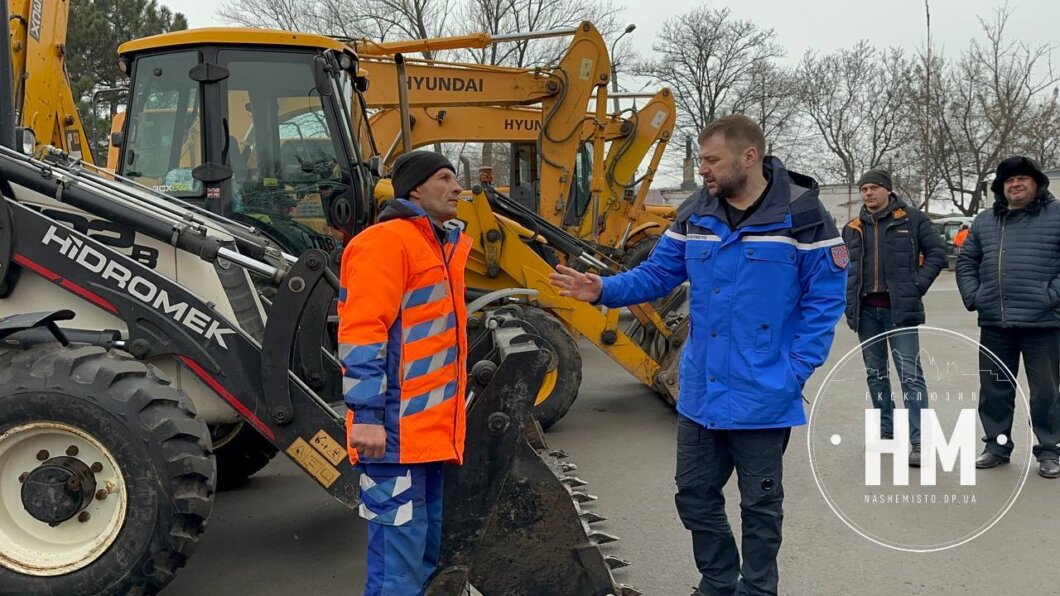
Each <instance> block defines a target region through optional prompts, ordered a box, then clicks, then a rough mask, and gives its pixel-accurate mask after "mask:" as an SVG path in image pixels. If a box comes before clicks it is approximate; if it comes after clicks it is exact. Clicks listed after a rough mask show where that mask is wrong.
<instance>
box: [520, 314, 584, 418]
mask: <svg viewBox="0 0 1060 596" xmlns="http://www.w3.org/2000/svg"><path fill="white" fill-rule="evenodd" d="M522 310H523V317H522V318H523V320H525V321H526V322H527V323H529V324H530V325H532V326H533V327H534V331H535V332H536V334H537V335H538V336H540V337H541V338H542V339H544V340H545V341H546V342H548V344H549V347H550V348H552V351H553V354H554V355H555V359H554V361H553V364H554V366H550V367H549V372H548V374H547V375H546V376H545V381H544V383H543V384H542V385H541V392H540V393H538V396H537V399H536V400H535V401H534V418H536V419H537V421H538V422H539V423H541V428H543V429H545V430H547V429H549V428H550V427H551V426H552V425H553V424H555V423H557V422H559V420H560V419H561V418H563V416H564V415H566V414H567V411H568V410H570V407H571V406H572V405H574V400H575V399H576V398H577V397H578V390H579V388H581V384H582V355H581V353H580V352H579V351H578V342H577V341H576V340H575V339H574V335H572V334H571V332H570V331H569V330H568V329H567V327H566V326H564V325H563V323H562V322H561V321H560V320H559V319H557V318H556V317H555V316H554V315H552V314H550V313H548V312H546V311H544V310H541V309H540V308H536V307H533V306H526V307H523V309H522Z"/></svg>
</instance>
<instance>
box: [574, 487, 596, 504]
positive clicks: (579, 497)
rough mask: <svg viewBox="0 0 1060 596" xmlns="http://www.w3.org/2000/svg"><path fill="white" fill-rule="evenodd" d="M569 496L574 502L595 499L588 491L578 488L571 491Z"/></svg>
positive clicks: (586, 501)
mask: <svg viewBox="0 0 1060 596" xmlns="http://www.w3.org/2000/svg"><path fill="white" fill-rule="evenodd" d="M571 498H572V499H574V502H575V503H588V502H589V501H595V500H596V497H595V496H593V495H590V494H589V493H586V492H582V491H580V490H576V491H572V492H571Z"/></svg>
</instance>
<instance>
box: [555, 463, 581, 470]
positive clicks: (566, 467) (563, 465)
mask: <svg viewBox="0 0 1060 596" xmlns="http://www.w3.org/2000/svg"><path fill="white" fill-rule="evenodd" d="M559 467H560V469H561V470H563V471H564V472H573V471H575V470H577V469H578V466H576V465H574V464H572V463H570V462H563V463H561V464H560V465H559Z"/></svg>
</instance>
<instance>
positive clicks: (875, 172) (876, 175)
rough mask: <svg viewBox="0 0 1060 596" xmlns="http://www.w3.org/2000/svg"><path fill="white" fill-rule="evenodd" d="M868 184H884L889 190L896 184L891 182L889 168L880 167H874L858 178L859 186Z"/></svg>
mask: <svg viewBox="0 0 1060 596" xmlns="http://www.w3.org/2000/svg"><path fill="white" fill-rule="evenodd" d="M866 184H875V185H876V186H882V187H884V188H886V189H887V190H894V184H893V183H892V182H891V174H890V172H888V171H887V170H882V169H880V168H874V169H871V170H869V171H868V172H865V173H864V174H862V175H861V178H859V179H858V188H859V189H860V188H861V187H862V186H865V185H866Z"/></svg>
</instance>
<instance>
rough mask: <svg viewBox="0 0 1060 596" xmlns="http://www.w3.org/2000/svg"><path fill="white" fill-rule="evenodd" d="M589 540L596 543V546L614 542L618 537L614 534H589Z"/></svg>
mask: <svg viewBox="0 0 1060 596" xmlns="http://www.w3.org/2000/svg"><path fill="white" fill-rule="evenodd" d="M589 539H590V540H592V541H594V542H596V543H597V544H607V543H608V542H616V541H617V540H618V536H615V535H614V534H608V533H607V532H590V533H589Z"/></svg>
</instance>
